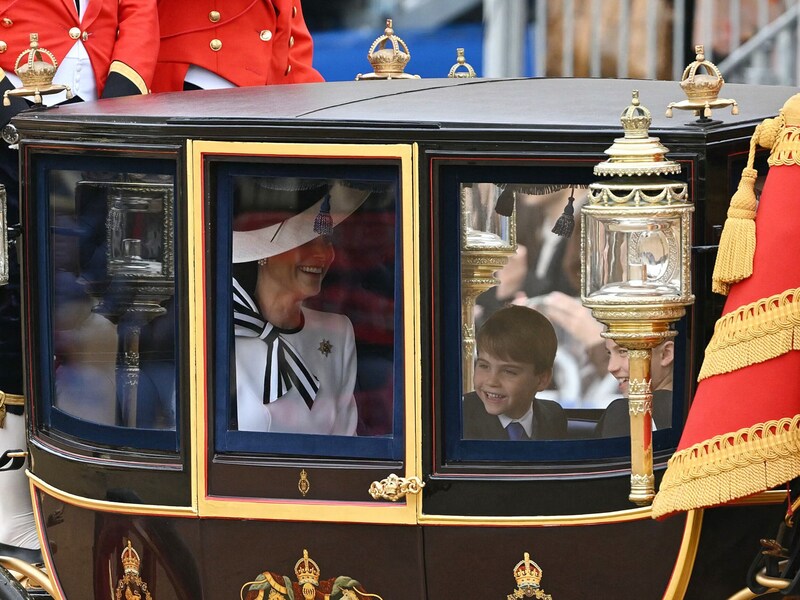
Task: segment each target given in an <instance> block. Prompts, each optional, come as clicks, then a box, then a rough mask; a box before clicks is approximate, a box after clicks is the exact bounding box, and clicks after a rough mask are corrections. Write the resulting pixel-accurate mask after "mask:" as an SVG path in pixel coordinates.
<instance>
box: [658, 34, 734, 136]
mask: <svg viewBox="0 0 800 600" xmlns="http://www.w3.org/2000/svg"><path fill="white" fill-rule="evenodd" d="M694 50H695V53H696V55H695V60H694V61H693V62H692V63H690V64H689V66H687V67H686V68H685V69H684V70H683V76H682V77H681V83H680V85H681V89H682V90H683V92H684V93H685V94H686V98H687V99H686V100H683V101H681V102H671V103H670V104H669V106H667V117H671V116H672V109H673V108H678V109H682V110H691V111H694V113H695V114H696V115H697V116H699V117H700V121H699V123H708V122H709V117H711V111H712V110H713V109H715V108H723V107H725V106H731V107H732V108H731V114H733V115H737V114H739V106H738V104H737V103H736V100H728V99H725V98H719V97H718V96H719V93H720V91H721V90H722V86H723V85H724V84H725V80H724V79H723V78H722V73H720V70H719V69H718V68H717V65H715V64H714V63H713V62H711V61H710V60H708V59H706V55H705V47H704V46H703V44H697V45H696V46H695V47H694Z"/></svg>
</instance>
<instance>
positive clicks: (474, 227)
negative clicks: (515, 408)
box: [461, 183, 517, 392]
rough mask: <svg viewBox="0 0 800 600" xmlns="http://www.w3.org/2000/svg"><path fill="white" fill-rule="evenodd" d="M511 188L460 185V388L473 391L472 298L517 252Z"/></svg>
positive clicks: (492, 282) (495, 281) (488, 285)
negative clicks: (461, 329) (461, 324)
mask: <svg viewBox="0 0 800 600" xmlns="http://www.w3.org/2000/svg"><path fill="white" fill-rule="evenodd" d="M513 203H514V190H513V189H512V188H511V187H509V186H506V187H505V188H503V187H501V186H498V185H495V184H490V183H473V184H471V185H470V184H462V186H461V310H462V323H463V331H462V340H463V342H462V343H463V345H462V352H463V354H462V363H463V368H462V389H463V390H464V392H467V391H468V390H472V374H473V369H474V368H475V366H474V361H475V300H476V298H477V297H478V296H480V295H481V294H482V293H483V292H485V291H486V290H488V289H489V288H491V287H494V286H496V285H497V284H498V283H499V281H498V279H497V277H495V273H496V272H497V271H499V270H500V269H501V268H503V266H504V265H505V264H506V263H507V262H508V257H509V256H511V255H512V254H514V253H515V252H516V251H517V233H516V219H515V218H514V211H513V206H514V205H513Z"/></svg>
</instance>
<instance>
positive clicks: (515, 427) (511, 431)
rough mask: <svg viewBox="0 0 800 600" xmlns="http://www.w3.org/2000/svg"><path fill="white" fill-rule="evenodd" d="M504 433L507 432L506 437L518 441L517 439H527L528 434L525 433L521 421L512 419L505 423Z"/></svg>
mask: <svg viewBox="0 0 800 600" xmlns="http://www.w3.org/2000/svg"><path fill="white" fill-rule="evenodd" d="M506 433H507V434H508V439H510V440H513V441H515V442H518V441H519V440H529V439H530V438H529V437H528V434H527V433H525V428H524V427H523V426H522V423H520V422H518V421H512V422H511V423H509V424H508V425H506Z"/></svg>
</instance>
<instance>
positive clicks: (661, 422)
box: [595, 390, 672, 438]
mask: <svg viewBox="0 0 800 600" xmlns="http://www.w3.org/2000/svg"><path fill="white" fill-rule="evenodd" d="M653 420H654V421H655V423H656V428H657V429H666V428H668V427H672V390H656V391H655V392H653ZM630 434H631V426H630V416H629V414H628V399H627V398H617V399H616V400H614V401H612V402H611V403H610V404H609V405H608V406H607V407H606V410H605V411H604V412H603V416H602V417H600V420H599V421H598V422H597V427H596V428H595V437H601V438H609V437H624V436H627V435H630Z"/></svg>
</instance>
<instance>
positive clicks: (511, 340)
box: [463, 306, 567, 441]
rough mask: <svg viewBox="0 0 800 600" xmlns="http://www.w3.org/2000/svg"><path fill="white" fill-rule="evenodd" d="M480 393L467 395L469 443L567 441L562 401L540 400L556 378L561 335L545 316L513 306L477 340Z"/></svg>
mask: <svg viewBox="0 0 800 600" xmlns="http://www.w3.org/2000/svg"><path fill="white" fill-rule="evenodd" d="M476 347H477V354H478V357H477V360H476V361H475V374H474V376H473V384H474V387H475V391H474V392H470V393H469V394H466V395H465V396H464V405H463V409H464V413H463V414H464V439H481V440H514V441H518V440H523V441H524V440H549V439H564V438H565V437H566V435H567V417H566V414H565V412H564V409H563V408H562V407H561V405H560V404H558V403H557V402H553V401H551V400H543V399H541V398H537V397H536V394H537V393H538V392H541V391H542V390H544V389H545V388H546V387H547V386H548V385H549V383H550V379H551V378H552V376H553V362H554V360H555V356H556V347H557V341H556V332H555V330H554V329H553V326H552V325H551V323H550V321H548V320H547V318H546V317H545V316H544V315H542V314H541V313H540V312H538V311H536V310H534V309H532V308H528V307H526V306H508V307H505V308H502V309H500V310H498V311H497V312H496V313H494V314H493V315H492V316H491V317H489V318H488V319H487V320H486V322H485V323H484V324H483V326H482V327H481V328H480V330H479V331H478V334H477V336H476Z"/></svg>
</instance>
